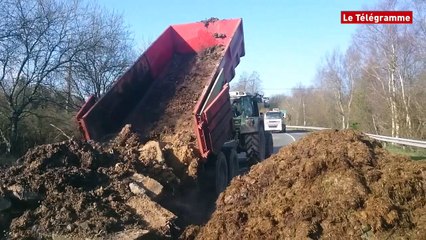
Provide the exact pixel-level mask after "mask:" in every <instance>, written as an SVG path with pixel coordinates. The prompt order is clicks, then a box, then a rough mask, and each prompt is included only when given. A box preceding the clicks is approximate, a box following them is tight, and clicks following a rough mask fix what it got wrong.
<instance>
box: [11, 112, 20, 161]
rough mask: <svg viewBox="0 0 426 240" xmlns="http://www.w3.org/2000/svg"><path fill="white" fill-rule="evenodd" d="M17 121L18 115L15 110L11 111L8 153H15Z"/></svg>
mask: <svg viewBox="0 0 426 240" xmlns="http://www.w3.org/2000/svg"><path fill="white" fill-rule="evenodd" d="M18 123H19V115H18V114H17V113H16V112H12V116H11V117H10V125H11V128H10V148H9V149H10V153H12V154H13V153H16V151H17V145H18Z"/></svg>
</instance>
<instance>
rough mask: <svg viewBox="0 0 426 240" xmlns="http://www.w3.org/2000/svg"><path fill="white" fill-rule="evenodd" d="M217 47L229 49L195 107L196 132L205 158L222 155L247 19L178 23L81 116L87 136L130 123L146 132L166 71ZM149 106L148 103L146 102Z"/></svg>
mask: <svg viewBox="0 0 426 240" xmlns="http://www.w3.org/2000/svg"><path fill="white" fill-rule="evenodd" d="M214 46H222V47H223V55H222V56H223V57H222V58H221V59H219V62H218V64H217V67H216V68H215V69H214V70H213V71H212V72H211V74H210V77H209V80H208V81H207V83H206V85H205V86H204V89H203V91H202V93H201V95H200V97H199V99H198V101H197V103H196V104H195V107H194V109H193V112H192V113H193V121H194V125H193V126H194V133H195V135H196V137H197V143H198V148H199V150H200V153H201V155H202V156H203V157H204V158H207V156H208V155H209V154H211V153H218V152H219V151H220V150H221V147H222V145H223V143H225V142H226V141H227V140H228V138H229V136H230V134H231V131H232V129H231V127H232V126H231V119H232V114H231V106H230V101H229V85H228V83H229V82H230V81H231V80H232V78H233V77H234V75H235V67H236V66H237V65H238V63H239V60H240V57H242V56H244V37H243V27H242V19H228V20H210V21H205V22H196V23H190V24H180V25H172V26H170V27H168V28H167V29H166V30H165V31H164V32H163V33H162V34H161V35H160V37H159V38H158V39H157V40H155V41H154V42H153V43H152V44H151V46H150V47H149V48H148V49H147V50H146V51H145V52H144V53H143V54H142V55H141V56H140V57H139V58H138V60H137V61H136V62H135V63H134V64H133V66H131V67H130V68H129V69H128V70H127V71H126V72H125V73H124V74H123V75H122V76H121V77H120V78H119V79H118V80H117V81H116V83H115V84H114V85H113V87H112V88H111V89H110V90H109V91H108V92H107V93H105V94H104V95H103V96H102V97H101V98H100V99H95V98H94V97H91V98H89V99H88V101H87V102H86V103H85V104H84V105H83V106H82V108H81V109H80V111H79V112H78V114H77V116H76V118H77V121H78V123H79V126H80V130H81V131H82V132H83V135H84V138H85V139H87V140H89V139H93V140H102V139H103V138H104V137H105V136H108V135H110V134H114V133H117V132H118V131H120V129H121V128H122V127H123V126H124V125H125V124H128V123H130V124H132V125H133V126H137V128H143V126H141V125H143V124H144V123H143V121H141V120H140V118H138V117H132V116H135V115H136V116H138V115H139V116H140V117H142V118H143V117H144V116H147V115H149V114H150V112H149V111H150V109H149V108H147V107H145V108H144V107H143V106H144V102H145V101H146V96H147V95H149V93H150V90H152V88H153V86H154V85H158V84H159V83H163V82H159V81H165V79H166V78H167V77H164V75H165V72H166V71H168V69H169V66H170V65H171V62H172V61H173V59H174V57H175V56H176V55H191V54H196V53H200V52H202V51H204V50H205V49H207V48H210V47H214ZM141 106H142V107H141ZM145 106H148V103H145Z"/></svg>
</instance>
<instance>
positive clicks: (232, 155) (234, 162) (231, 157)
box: [227, 149, 240, 182]
mask: <svg viewBox="0 0 426 240" xmlns="http://www.w3.org/2000/svg"><path fill="white" fill-rule="evenodd" d="M227 157H228V169H229V170H228V175H229V182H230V181H231V180H232V178H234V177H235V176H237V175H238V174H239V171H240V163H239V162H238V156H237V151H236V150H235V149H231V150H230V151H229V154H228V155H227Z"/></svg>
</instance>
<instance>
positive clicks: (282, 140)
mask: <svg viewBox="0 0 426 240" xmlns="http://www.w3.org/2000/svg"><path fill="white" fill-rule="evenodd" d="M306 134H309V132H304V131H300V130H287V132H286V133H272V139H273V141H274V153H276V152H278V150H280V148H281V147H284V146H286V145H288V144H290V143H292V142H295V141H297V140H299V139H300V138H302V137H303V136H305V135H306Z"/></svg>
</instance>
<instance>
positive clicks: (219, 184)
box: [215, 152, 229, 195]
mask: <svg viewBox="0 0 426 240" xmlns="http://www.w3.org/2000/svg"><path fill="white" fill-rule="evenodd" d="M228 179H229V178H228V164H227V162H226V157H225V154H223V152H220V153H219V154H218V155H217V156H216V174H215V182H216V193H217V194H218V195H219V194H220V193H221V192H223V191H224V190H225V188H226V187H227V186H228Z"/></svg>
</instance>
